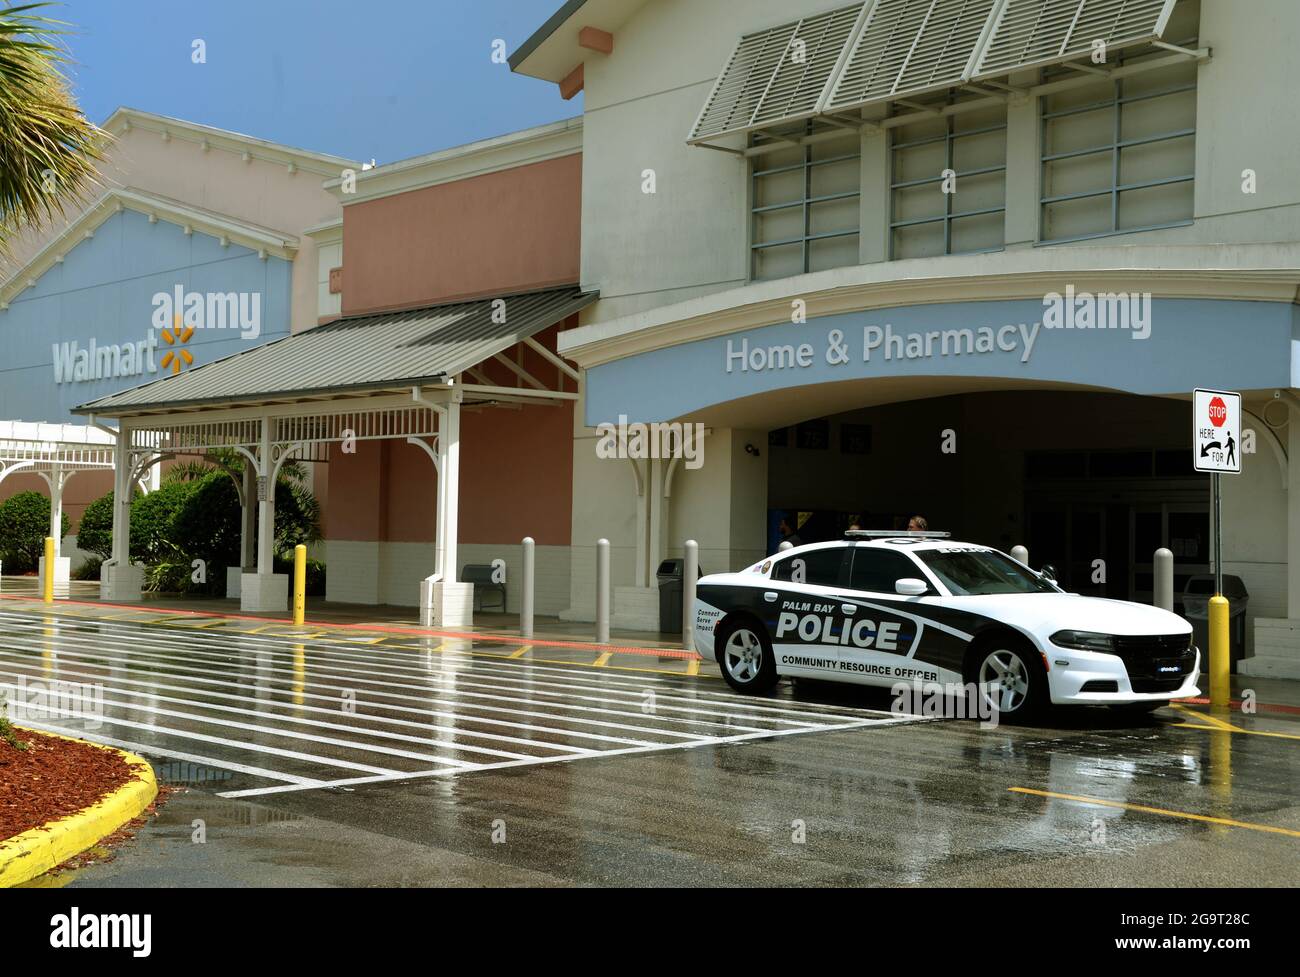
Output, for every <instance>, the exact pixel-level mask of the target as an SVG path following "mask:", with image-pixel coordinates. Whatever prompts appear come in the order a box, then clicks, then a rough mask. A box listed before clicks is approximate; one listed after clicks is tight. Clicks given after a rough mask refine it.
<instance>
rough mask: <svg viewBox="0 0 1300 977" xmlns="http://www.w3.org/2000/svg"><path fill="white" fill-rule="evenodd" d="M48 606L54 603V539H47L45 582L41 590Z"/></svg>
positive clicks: (48, 537)
mask: <svg viewBox="0 0 1300 977" xmlns="http://www.w3.org/2000/svg"><path fill="white" fill-rule="evenodd" d="M41 590H42V596H43V598H44V600H45V603H47V604H53V603H54V537H53V536H46V537H45V580H44V582H43V586H42V588H41Z"/></svg>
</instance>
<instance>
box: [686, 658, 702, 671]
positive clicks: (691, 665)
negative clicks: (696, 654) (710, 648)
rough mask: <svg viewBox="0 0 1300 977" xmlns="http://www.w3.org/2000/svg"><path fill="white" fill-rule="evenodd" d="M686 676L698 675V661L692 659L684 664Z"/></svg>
mask: <svg viewBox="0 0 1300 977" xmlns="http://www.w3.org/2000/svg"><path fill="white" fill-rule="evenodd" d="M686 674H687V675H699V674H700V659H698V658H694V659H692V660H691V661H689V662H687V663H686Z"/></svg>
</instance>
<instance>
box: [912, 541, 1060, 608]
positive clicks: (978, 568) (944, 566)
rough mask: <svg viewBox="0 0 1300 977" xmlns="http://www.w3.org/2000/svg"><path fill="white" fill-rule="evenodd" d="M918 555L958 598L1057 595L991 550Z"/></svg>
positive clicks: (1026, 571)
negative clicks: (1001, 595) (997, 595)
mask: <svg viewBox="0 0 1300 977" xmlns="http://www.w3.org/2000/svg"><path fill="white" fill-rule="evenodd" d="M917 555H918V556H919V557H920V558H921V562H923V563H924V564H925V565H926V566H928V567H929V568H930V570H931V571H932V572H933V573H934V575H935V576H936V577H938V578H939V579H940V580H942V581H943V585H944V586H945V587H947V588H948V589H949V590H950V591H952V593H953V596H955V597H966V596H987V595H989V594H1054V593H1057V592H1058V591H1057V590H1056V588H1054V587H1053V586H1051V584H1049V583H1047V582H1046V581H1045V580H1042V579H1040V578H1039V577H1036V576H1035V575H1034V574H1032V573H1030V572H1029V571H1028V570H1026V569H1025V568H1024V567H1022V566H1021V565H1020V564H1018V563H1016V562H1015V561H1014V560H1010V559H1008V558H1007V557H1005V556H1003V555H1002V554H1001V553H996V552H994V551H992V550H923V551H922V552H920V553H918V554H917Z"/></svg>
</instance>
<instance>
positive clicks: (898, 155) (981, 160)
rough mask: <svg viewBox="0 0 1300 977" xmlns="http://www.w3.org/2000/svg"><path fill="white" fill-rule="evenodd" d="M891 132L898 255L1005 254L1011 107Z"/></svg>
mask: <svg viewBox="0 0 1300 977" xmlns="http://www.w3.org/2000/svg"><path fill="white" fill-rule="evenodd" d="M891 134H892V137H893V143H892V144H891V147H890V150H891V151H890V161H891V162H890V165H891V167H892V169H891V178H890V184H889V187H890V198H891V200H890V214H891V216H890V223H889V230H890V256H891V257H892V258H895V259H899V258H930V257H934V256H936V255H943V254H963V253H969V252H974V251H996V250H998V249H1000V248H1001V247H1002V246H1003V243H1004V238H1005V228H1006V211H1007V202H1006V183H1007V180H1006V177H1007V113H1006V109H1005V107H995V108H991V109H975V110H971V111H969V112H962V113H959V114H956V115H949V116H947V117H946V118H935V119H933V120H930V119H927V120H924V121H921V122H916V123H913V124H912V125H907V126H899V127H898V128H896V129H893V130H891ZM946 171H950V172H946ZM949 181H951V183H949Z"/></svg>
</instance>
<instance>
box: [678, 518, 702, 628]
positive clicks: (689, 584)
mask: <svg viewBox="0 0 1300 977" xmlns="http://www.w3.org/2000/svg"><path fill="white" fill-rule="evenodd" d="M683 555H684V556H685V557H686V559H685V561H684V563H683V566H682V647H683V648H685V649H686V650H687V651H694V650H695V583H696V581H697V580H698V579H699V576H700V544H699V543H697V542H695V540H693V539H688V540H687V541H686V546H685V548H684V554H683Z"/></svg>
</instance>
